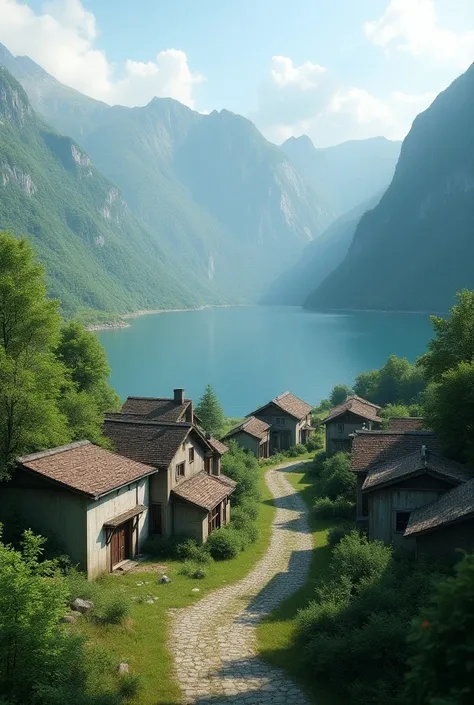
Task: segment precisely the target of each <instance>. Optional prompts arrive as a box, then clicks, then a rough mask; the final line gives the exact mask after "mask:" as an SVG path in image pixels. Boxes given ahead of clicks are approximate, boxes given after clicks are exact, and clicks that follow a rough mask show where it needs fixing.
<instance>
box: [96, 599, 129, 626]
mask: <svg viewBox="0 0 474 705" xmlns="http://www.w3.org/2000/svg"><path fill="white" fill-rule="evenodd" d="M97 612H98V616H99V618H100V620H101V621H102V622H105V624H121V623H122V622H123V620H124V619H125V617H128V616H129V614H130V603H129V601H128V600H127V599H126V597H125V595H122V594H120V593H117V592H114V593H112V594H110V595H107V596H106V597H105V599H104V601H103V602H102V604H101V605H100V608H99V610H97Z"/></svg>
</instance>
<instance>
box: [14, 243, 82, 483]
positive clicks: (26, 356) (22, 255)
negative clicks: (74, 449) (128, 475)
mask: <svg viewBox="0 0 474 705" xmlns="http://www.w3.org/2000/svg"><path fill="white" fill-rule="evenodd" d="M60 324H61V319H60V316H59V304H58V302H57V301H54V300H51V299H47V298H46V286H45V280H44V271H43V269H42V268H41V267H40V266H39V265H38V264H36V263H35V261H34V257H33V251H32V249H31V247H30V246H29V244H28V243H27V242H26V240H16V239H15V238H14V237H13V236H11V235H9V234H7V233H0V477H2V476H5V475H7V474H8V469H9V467H10V465H11V462H12V461H13V459H14V458H15V456H17V455H19V454H21V453H24V452H28V451H34V450H37V449H40V448H44V447H47V446H53V445H58V444H60V443H66V442H68V441H69V439H70V435H69V432H68V426H67V420H66V418H65V416H64V414H62V413H61V411H60V410H59V408H58V405H57V399H58V397H59V395H60V392H61V388H62V386H63V384H64V382H65V375H64V368H63V366H62V365H61V363H60V362H58V361H57V359H56V358H55V356H54V353H53V350H54V348H55V347H56V345H57V343H58V339H59V328H60Z"/></svg>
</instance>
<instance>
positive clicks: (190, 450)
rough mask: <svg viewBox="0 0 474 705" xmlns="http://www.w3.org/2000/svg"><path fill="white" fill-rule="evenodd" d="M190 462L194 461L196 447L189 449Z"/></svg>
mask: <svg viewBox="0 0 474 705" xmlns="http://www.w3.org/2000/svg"><path fill="white" fill-rule="evenodd" d="M189 462H190V463H194V448H190V449H189Z"/></svg>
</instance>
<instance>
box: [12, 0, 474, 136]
mask: <svg viewBox="0 0 474 705" xmlns="http://www.w3.org/2000/svg"><path fill="white" fill-rule="evenodd" d="M0 42H1V43H3V44H5V45H6V46H7V48H8V49H9V50H10V51H11V52H12V53H13V54H15V55H23V54H26V55H28V56H30V57H31V58H32V59H33V60H34V61H36V62H37V63H39V64H40V65H41V66H43V67H44V68H45V69H46V70H47V71H48V72H49V73H51V74H52V75H54V76H55V77H56V78H57V79H58V80H60V81H62V82H63V83H65V84H67V85H69V86H72V87H74V88H76V89H78V90H80V91H81V92H83V93H86V94H87V95H89V96H91V97H93V98H96V99H99V100H103V101H105V102H107V103H110V104H114V103H120V104H124V105H129V106H135V105H145V104H146V103H148V102H149V101H150V100H151V99H152V98H153V97H154V96H159V97H165V96H166V97H172V98H175V99H177V100H179V101H181V102H182V103H185V104H186V105H188V106H190V107H191V108H193V109H195V110H198V111H200V112H203V113H206V112H211V111H212V110H221V109H223V108H226V109H227V110H231V111H233V112H236V113H239V114H242V115H245V116H246V117H248V118H250V119H251V120H253V122H255V124H256V125H257V127H258V128H259V129H260V130H261V131H262V132H263V134H264V135H265V136H266V137H267V138H268V139H270V140H271V141H273V142H276V143H278V144H279V143H281V142H282V141H284V140H285V139H287V138H288V137H290V136H299V135H301V134H307V135H309V136H310V137H311V139H312V140H313V142H314V144H315V146H317V147H325V146H328V145H332V144H338V143H340V142H343V141H345V140H348V139H365V138H368V137H375V136H378V135H383V136H385V137H387V138H389V139H402V138H403V137H404V136H405V135H406V134H407V132H408V131H409V129H410V126H411V123H412V121H413V119H414V118H415V117H416V115H417V114H418V113H419V112H421V111H422V110H424V109H426V108H427V107H428V106H429V104H430V103H431V102H432V100H433V99H434V98H435V96H436V95H437V94H438V93H439V92H440V91H441V90H443V89H444V88H446V87H447V86H448V85H449V84H450V83H451V82H452V81H453V80H454V79H455V78H456V77H457V76H458V75H459V74H460V73H462V72H463V71H465V70H466V69H467V68H468V66H469V65H470V64H471V63H472V62H473V61H474V0H82V1H81V0H44V1H41V0H29V1H28V2H25V1H24V0H0Z"/></svg>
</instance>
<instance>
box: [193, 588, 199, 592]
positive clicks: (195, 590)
mask: <svg viewBox="0 0 474 705" xmlns="http://www.w3.org/2000/svg"><path fill="white" fill-rule="evenodd" d="M191 592H201V591H200V589H199V588H193V589H192V590H191Z"/></svg>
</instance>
